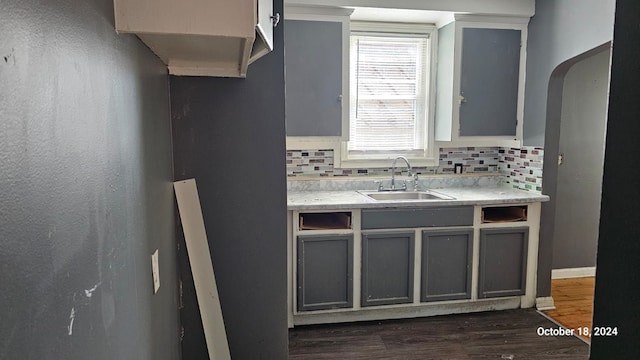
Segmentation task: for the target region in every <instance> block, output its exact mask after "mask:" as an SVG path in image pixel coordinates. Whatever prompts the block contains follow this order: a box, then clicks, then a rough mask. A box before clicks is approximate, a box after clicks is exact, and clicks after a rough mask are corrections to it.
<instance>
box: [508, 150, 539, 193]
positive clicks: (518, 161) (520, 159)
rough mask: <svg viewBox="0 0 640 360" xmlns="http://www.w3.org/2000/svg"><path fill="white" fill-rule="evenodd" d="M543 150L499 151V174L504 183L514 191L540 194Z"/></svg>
mask: <svg viewBox="0 0 640 360" xmlns="http://www.w3.org/2000/svg"><path fill="white" fill-rule="evenodd" d="M543 159H544V150H543V148H541V147H534V146H523V147H522V148H520V149H518V148H501V149H500V165H499V169H500V173H501V174H503V175H505V182H506V183H507V184H510V185H512V186H513V187H514V188H516V189H522V190H527V191H532V192H536V193H542V164H543Z"/></svg>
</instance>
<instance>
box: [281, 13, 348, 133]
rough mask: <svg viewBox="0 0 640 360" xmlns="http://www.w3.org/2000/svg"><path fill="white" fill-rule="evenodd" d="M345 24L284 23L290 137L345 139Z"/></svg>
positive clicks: (287, 113)
mask: <svg viewBox="0 0 640 360" xmlns="http://www.w3.org/2000/svg"><path fill="white" fill-rule="evenodd" d="M342 65H343V23H342V22H338V21H315V20H313V21H312V20H286V21H285V96H286V101H285V116H286V129H287V136H341V135H342V96H343V83H342V69H343V66H342Z"/></svg>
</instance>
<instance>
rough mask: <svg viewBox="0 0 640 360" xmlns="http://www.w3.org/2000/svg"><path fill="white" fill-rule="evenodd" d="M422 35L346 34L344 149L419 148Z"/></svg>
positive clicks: (424, 58) (422, 134)
mask: <svg viewBox="0 0 640 360" xmlns="http://www.w3.org/2000/svg"><path fill="white" fill-rule="evenodd" d="M428 49H429V46H428V38H426V37H425V36H424V35H423V36H420V37H410V36H406V35H405V36H394V35H359V34H352V35H351V56H350V59H351V60H350V62H351V69H350V70H351V71H350V76H351V79H350V87H351V89H350V94H351V95H350V96H351V99H350V106H351V109H350V114H351V115H350V121H349V125H350V139H349V150H350V151H356V152H357V151H367V152H371V151H377V152H390V151H405V152H406V151H411V150H422V149H424V148H425V138H426V128H427V126H426V123H427V119H426V118H427V117H426V106H427V88H428V87H427V84H428V73H427V71H428V70H427V69H428V68H429V67H428V64H427V62H428V59H429V56H428Z"/></svg>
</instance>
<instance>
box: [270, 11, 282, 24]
mask: <svg viewBox="0 0 640 360" xmlns="http://www.w3.org/2000/svg"><path fill="white" fill-rule="evenodd" d="M269 18H270V19H271V22H272V23H273V27H276V26H278V24H279V23H280V13H276V14H275V15H271V16H269Z"/></svg>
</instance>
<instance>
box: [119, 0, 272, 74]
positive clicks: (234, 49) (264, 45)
mask: <svg viewBox="0 0 640 360" xmlns="http://www.w3.org/2000/svg"><path fill="white" fill-rule="evenodd" d="M114 9H115V23H116V31H118V32H119V33H134V34H136V35H137V36H138V37H139V38H140V39H141V40H142V41H143V42H144V43H145V44H146V45H147V46H148V47H149V48H150V49H151V50H152V51H153V52H154V53H155V54H156V55H157V56H158V57H159V58H160V59H161V60H162V61H163V62H164V63H165V64H166V65H167V67H168V69H169V73H170V74H173V75H198V76H223V77H245V76H246V75H247V68H248V66H249V64H251V63H252V62H254V61H256V60H257V59H259V58H260V57H262V56H263V55H265V54H267V53H269V52H270V51H271V50H273V26H274V25H275V24H277V22H278V21H279V19H280V16H279V14H274V13H273V1H272V0H220V1H205V0H184V1H173V0H114Z"/></svg>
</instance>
